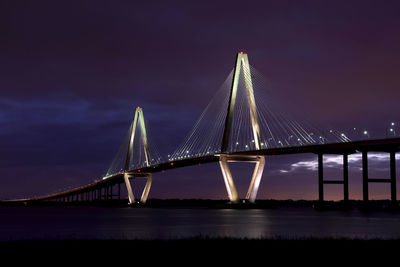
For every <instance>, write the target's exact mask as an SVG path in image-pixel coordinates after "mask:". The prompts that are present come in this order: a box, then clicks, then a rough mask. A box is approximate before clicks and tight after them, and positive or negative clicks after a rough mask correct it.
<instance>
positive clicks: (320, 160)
mask: <svg viewBox="0 0 400 267" xmlns="http://www.w3.org/2000/svg"><path fill="white" fill-rule="evenodd" d="M318 200H319V202H323V201H324V161H323V154H322V153H319V154H318Z"/></svg>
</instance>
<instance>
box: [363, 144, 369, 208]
mask: <svg viewBox="0 0 400 267" xmlns="http://www.w3.org/2000/svg"><path fill="white" fill-rule="evenodd" d="M362 177H363V201H364V203H366V202H368V152H367V151H362Z"/></svg>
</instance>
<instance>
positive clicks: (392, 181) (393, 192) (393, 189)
mask: <svg viewBox="0 0 400 267" xmlns="http://www.w3.org/2000/svg"><path fill="white" fill-rule="evenodd" d="M389 154H390V178H389V179H371V178H369V175H368V152H367V151H363V152H362V173H363V200H364V202H365V203H366V202H368V199H369V192H368V189H369V188H368V185H369V183H390V199H391V201H392V203H393V204H394V205H395V204H397V190H396V152H395V151H389Z"/></svg>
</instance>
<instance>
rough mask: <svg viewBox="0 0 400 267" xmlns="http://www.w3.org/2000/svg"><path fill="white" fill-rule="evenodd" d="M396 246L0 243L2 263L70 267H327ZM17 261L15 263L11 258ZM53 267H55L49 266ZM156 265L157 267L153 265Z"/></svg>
mask: <svg viewBox="0 0 400 267" xmlns="http://www.w3.org/2000/svg"><path fill="white" fill-rule="evenodd" d="M399 245H400V240H355V239H298V240H283V239H230V238H220V239H218V238H217V239H210V238H203V237H199V238H192V239H181V240H98V241H96V240H84V241H82V240H69V241H66V240H64V241H12V242H2V243H0V254H1V256H2V260H3V262H4V260H5V259H7V258H13V259H14V263H17V262H20V261H27V262H30V263H33V262H45V261H48V260H50V259H58V263H63V265H64V264H76V263H77V262H79V263H82V261H87V262H91V263H102V264H105V263H110V264H111V263H112V264H116V263H119V262H127V261H131V262H135V263H139V262H140V263H148V264H150V265H154V264H155V263H158V264H162V265H165V264H171V263H172V264H178V265H186V266H192V265H199V264H201V265H204V264H207V265H213V263H215V262H216V261H218V262H223V263H225V264H227V263H234V264H236V263H239V262H246V263H256V262H258V263H260V265H261V264H262V265H268V264H267V263H271V264H272V261H274V262H279V265H282V264H285V263H306V264H307V265H329V266H331V265H332V264H341V265H343V264H345V263H350V262H352V263H369V264H372V263H379V264H380V265H381V266H383V264H385V262H388V263H389V261H390V260H394V259H396V258H397V254H398V250H399V247H400V246H399ZM16 255H17V257H16ZM54 263H55V264H56V263H57V262H54ZM158 264H157V265H158Z"/></svg>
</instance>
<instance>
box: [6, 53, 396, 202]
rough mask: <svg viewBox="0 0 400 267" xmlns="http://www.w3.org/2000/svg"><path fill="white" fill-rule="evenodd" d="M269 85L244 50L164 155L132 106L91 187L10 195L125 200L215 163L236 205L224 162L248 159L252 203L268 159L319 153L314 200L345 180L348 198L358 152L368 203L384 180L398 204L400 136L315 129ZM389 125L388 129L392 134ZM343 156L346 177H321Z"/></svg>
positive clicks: (62, 199)
mask: <svg viewBox="0 0 400 267" xmlns="http://www.w3.org/2000/svg"><path fill="white" fill-rule="evenodd" d="M267 83H268V82H267V81H266V80H265V79H264V78H263V76H262V75H261V74H260V73H258V71H257V70H256V69H254V68H253V67H252V66H251V65H250V64H249V60H248V56H247V54H245V53H243V52H240V53H238V54H237V56H236V61H235V66H234V69H233V70H232V71H231V73H230V74H229V75H228V77H227V78H226V80H225V81H224V83H223V84H222V86H221V87H220V88H219V90H218V91H217V92H216V94H215V95H214V97H213V98H212V100H211V102H210V103H209V104H208V105H207V107H206V108H205V110H204V111H203V112H202V114H201V116H200V117H199V119H198V120H197V122H196V123H195V125H194V127H193V128H192V129H191V131H190V132H189V133H188V135H187V136H186V138H185V139H184V140H183V141H182V143H181V144H180V145H179V146H178V147H177V149H176V150H175V151H174V152H173V153H171V154H168V155H166V156H162V155H161V153H160V152H159V150H158V148H157V146H155V144H154V142H152V138H151V135H152V134H153V133H152V132H151V131H150V130H149V129H148V125H147V123H146V121H145V117H144V113H143V109H142V108H140V107H137V108H136V110H135V114H134V119H133V121H132V123H131V125H130V127H129V131H128V133H127V135H126V137H125V138H124V140H123V142H122V144H121V146H120V149H119V150H118V152H117V154H116V156H115V157H114V160H113V161H112V163H111V165H110V167H109V168H108V170H107V173H106V174H105V175H104V177H101V179H98V180H96V181H94V182H93V183H91V184H88V185H85V186H82V187H78V188H75V189H71V190H68V191H64V192H60V193H56V194H50V195H46V196H42V197H35V198H26V199H18V200H12V201H14V202H15V201H16V202H38V201H58V202H76V201H90V202H91V201H104V200H105V201H108V200H112V199H115V198H117V199H120V198H121V185H124V186H125V188H126V192H127V195H128V201H129V203H130V204H132V203H135V202H138V200H139V201H140V202H142V203H145V202H146V201H147V198H148V196H149V193H150V189H151V185H152V182H153V174H155V173H157V172H163V171H167V170H170V169H174V168H182V167H186V166H192V165H198V164H204V163H211V162H218V163H219V165H220V168H221V172H222V177H223V180H224V182H225V186H226V190H227V193H228V197H229V200H230V201H231V202H234V203H236V202H239V201H240V197H239V194H238V191H237V188H236V186H235V178H234V177H233V176H232V173H231V170H230V167H229V163H231V162H249V163H253V164H254V165H255V167H254V171H253V174H252V178H251V182H250V184H249V187H248V191H247V194H246V197H245V200H246V201H248V202H255V200H256V197H257V192H258V189H259V185H260V181H261V178H262V175H263V171H264V168H265V165H266V164H268V162H267V161H266V158H268V157H269V156H273V155H282V154H297V153H314V154H316V155H318V184H319V187H318V190H319V200H320V201H323V200H324V185H328V184H342V185H343V199H344V201H348V200H349V189H348V155H350V154H354V153H362V176H363V199H364V200H365V201H368V196H369V193H368V189H369V183H389V184H390V188H391V189H390V196H391V200H392V201H393V202H396V201H397V199H396V157H395V156H396V152H399V150H400V138H396V137H395V133H393V134H392V135H390V136H388V138H384V139H374V140H369V139H370V138H369V134H368V132H367V131H363V132H362V133H361V136H362V139H363V140H357V136H352V135H354V133H350V134H349V133H347V134H346V133H343V132H340V131H337V130H335V129H333V128H332V127H329V126H323V127H315V126H313V125H311V124H310V123H309V122H307V121H306V120H304V119H300V120H299V119H297V118H295V117H294V116H293V115H289V114H287V112H285V110H284V106H283V105H280V104H279V103H278V102H275V101H274V98H273V97H272V96H271V94H270V93H269V92H267V91H266V90H265V87H266V84H267ZM393 129H394V128H391V129H390V133H392V132H393ZM369 152H384V153H389V155H390V173H389V174H388V177H389V178H387V179H377V178H370V177H369V172H368V153H369ZM326 154H339V155H343V179H340V180H325V179H324V172H323V165H324V162H323V155H326ZM135 178H144V179H146V185H145V187H144V190H143V193H142V195H141V196H140V198H139V199H138V200H137V199H136V197H135V196H134V194H133V190H132V181H134V179H135ZM116 191H117V192H116Z"/></svg>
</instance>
